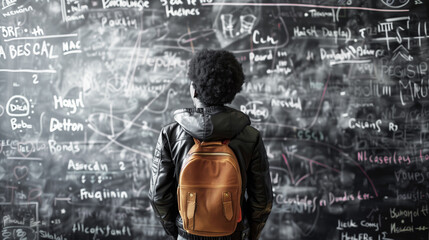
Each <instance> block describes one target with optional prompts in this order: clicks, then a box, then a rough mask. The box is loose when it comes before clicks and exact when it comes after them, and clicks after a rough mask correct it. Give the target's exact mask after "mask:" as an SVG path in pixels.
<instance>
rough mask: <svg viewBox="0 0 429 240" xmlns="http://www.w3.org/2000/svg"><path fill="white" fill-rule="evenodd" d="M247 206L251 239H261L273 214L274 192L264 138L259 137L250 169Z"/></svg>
mask: <svg viewBox="0 0 429 240" xmlns="http://www.w3.org/2000/svg"><path fill="white" fill-rule="evenodd" d="M247 177H248V184H247V194H248V199H247V204H246V205H247V206H248V210H247V211H248V220H249V226H250V233H249V234H250V239H251V240H254V239H259V237H260V234H261V232H262V229H263V228H264V226H265V222H266V221H267V219H268V216H269V214H270V212H271V208H272V204H273V192H272V185H271V177H270V171H269V165H268V157H267V153H266V150H265V146H264V143H263V141H262V138H261V137H260V136H258V141H257V143H256V147H255V148H254V150H253V155H252V159H251V161H250V163H249V168H248V173H247Z"/></svg>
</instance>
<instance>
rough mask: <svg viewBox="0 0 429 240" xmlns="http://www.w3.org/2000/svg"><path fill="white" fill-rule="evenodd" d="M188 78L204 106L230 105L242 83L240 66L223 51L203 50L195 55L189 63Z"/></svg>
mask: <svg viewBox="0 0 429 240" xmlns="http://www.w3.org/2000/svg"><path fill="white" fill-rule="evenodd" d="M188 77H189V79H190V80H191V81H192V85H193V87H194V88H195V91H196V93H197V98H198V99H199V100H200V101H201V102H202V103H203V104H204V105H206V106H216V105H224V104H226V103H231V102H232V100H234V97H235V95H236V94H237V93H238V92H240V91H241V88H242V86H243V83H244V73H243V68H242V67H241V64H240V63H239V62H238V61H237V59H236V58H235V56H234V54H232V53H231V52H228V51H225V50H207V49H204V50H202V51H200V52H198V53H196V54H195V56H194V57H193V58H192V59H191V61H190V63H189V70H188Z"/></svg>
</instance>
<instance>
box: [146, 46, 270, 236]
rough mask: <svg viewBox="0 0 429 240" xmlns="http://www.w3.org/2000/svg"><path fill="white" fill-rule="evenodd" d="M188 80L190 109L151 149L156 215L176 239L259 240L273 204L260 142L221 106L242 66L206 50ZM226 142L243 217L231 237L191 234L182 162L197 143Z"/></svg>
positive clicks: (243, 118) (238, 81) (236, 114)
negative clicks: (181, 187) (181, 189)
mask: <svg viewBox="0 0 429 240" xmlns="http://www.w3.org/2000/svg"><path fill="white" fill-rule="evenodd" d="M188 77H189V79H190V80H191V82H190V94H191V98H192V101H193V103H194V107H193V108H184V109H179V110H177V111H175V112H174V120H175V122H173V123H171V124H168V125H166V126H164V127H163V128H162V130H161V133H160V135H159V138H158V141H157V143H156V147H155V152H154V156H153V161H152V176H151V181H150V189H149V194H148V196H149V199H150V202H151V205H152V208H153V210H154V212H155V215H156V216H157V217H158V219H159V220H160V222H161V224H162V226H163V227H164V229H165V231H166V233H167V235H169V236H172V237H173V238H175V239H176V238H178V239H188V240H190V239H192V240H199V239H213V240H217V239H231V240H235V239H247V238H249V239H251V240H255V239H259V237H260V234H261V231H262V229H263V228H264V225H265V222H266V221H267V219H268V216H269V214H270V212H271V208H272V202H273V196H272V195H273V194H272V186H271V178H270V173H269V164H268V159H267V154H266V150H265V146H264V142H263V140H262V137H261V133H260V132H259V131H258V130H256V129H255V128H253V127H252V126H250V119H249V117H248V116H247V115H246V114H244V113H243V112H241V111H238V110H235V109H233V108H230V107H227V106H225V104H228V103H231V102H232V100H233V99H234V98H235V96H236V94H237V93H238V92H240V91H241V89H242V85H243V83H244V73H243V69H242V66H241V64H240V63H239V62H238V61H237V59H236V58H235V56H234V55H233V54H232V53H231V52H228V51H225V50H207V49H204V50H202V51H200V52H198V53H196V54H195V55H194V57H193V58H192V59H191V61H190V63H189V68H188ZM194 139H197V140H194ZM225 140H227V141H228V146H229V147H230V149H232V151H233V152H234V154H235V156H236V158H237V161H238V165H239V168H240V172H241V185H242V186H241V189H242V191H241V197H240V206H241V209H240V210H241V217H240V219H239V222H238V224H237V226H236V228H235V231H234V232H233V233H232V234H231V235H227V236H216V237H203V236H198V235H194V234H190V233H189V232H187V231H186V230H185V228H184V226H183V219H182V217H181V215H180V214H179V210H178V203H177V198H178V197H177V187H178V182H179V177H180V173H181V172H180V171H181V168H182V165H183V162H184V161H185V159H186V157H187V153H188V152H189V150H190V149H191V147H192V146H194V144H196V143H195V141H197V142H199V141H201V142H211V141H225ZM220 171H222V169H221V170H220ZM197 198H198V197H197ZM196 208H197V209H198V208H199V206H198V203H197V206H196ZM195 221H198V219H197V220H195Z"/></svg>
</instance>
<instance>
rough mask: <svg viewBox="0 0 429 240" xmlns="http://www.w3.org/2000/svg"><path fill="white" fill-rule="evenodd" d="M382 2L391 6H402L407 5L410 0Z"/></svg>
mask: <svg viewBox="0 0 429 240" xmlns="http://www.w3.org/2000/svg"><path fill="white" fill-rule="evenodd" d="M381 2H382V3H384V5H386V6H388V7H391V8H401V7H403V6H405V5H407V4H408V3H409V2H410V0H381Z"/></svg>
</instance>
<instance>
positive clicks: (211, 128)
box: [174, 106, 250, 141]
mask: <svg viewBox="0 0 429 240" xmlns="http://www.w3.org/2000/svg"><path fill="white" fill-rule="evenodd" d="M174 120H176V122H177V123H179V124H180V126H182V127H183V129H185V131H186V132H187V133H188V134H190V135H191V136H192V137H194V138H197V139H200V140H203V141H217V140H223V139H231V138H233V137H234V136H236V135H237V134H238V133H240V132H241V131H242V130H243V128H244V127H246V126H247V125H250V119H249V117H248V116H247V115H246V114H244V113H242V112H240V111H238V110H235V109H233V108H230V107H225V106H213V107H207V108H185V109H180V110H177V111H175V112H174Z"/></svg>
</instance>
